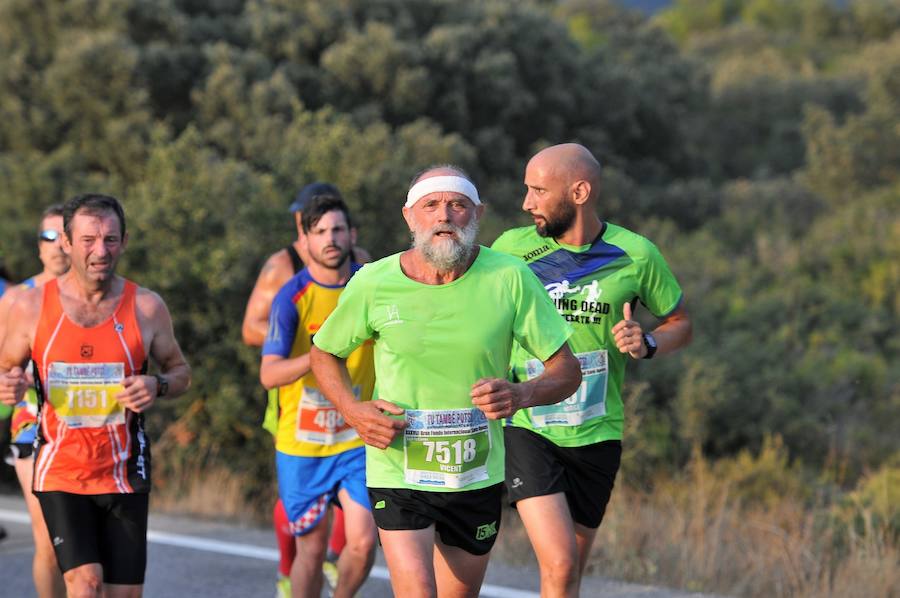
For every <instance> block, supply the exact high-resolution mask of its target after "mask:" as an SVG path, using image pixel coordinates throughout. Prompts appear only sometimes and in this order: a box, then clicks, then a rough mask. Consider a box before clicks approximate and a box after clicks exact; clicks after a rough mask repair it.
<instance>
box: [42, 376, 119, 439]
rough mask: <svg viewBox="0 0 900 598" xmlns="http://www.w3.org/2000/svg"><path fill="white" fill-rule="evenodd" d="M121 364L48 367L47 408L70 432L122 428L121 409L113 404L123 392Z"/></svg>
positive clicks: (116, 403) (115, 403)
mask: <svg viewBox="0 0 900 598" xmlns="http://www.w3.org/2000/svg"><path fill="white" fill-rule="evenodd" d="M124 377H125V364H123V363H63V362H61V361H54V362H53V363H51V364H50V372H49V375H48V380H47V382H48V386H49V389H50V392H49V395H50V404H51V405H53V409H54V410H55V411H56V415H57V417H59V418H60V419H61V420H63V421H64V422H65V423H66V425H67V426H69V427H70V428H101V427H103V426H108V425H114V424H124V423H125V408H124V407H122V405H121V404H120V403H119V402H118V401H117V400H116V395H117V394H119V393H120V392H122V391H123V390H124V387H123V386H122V379H123V378H124Z"/></svg>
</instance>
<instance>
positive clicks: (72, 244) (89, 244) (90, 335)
mask: <svg viewBox="0 0 900 598" xmlns="http://www.w3.org/2000/svg"><path fill="white" fill-rule="evenodd" d="M63 226H64V230H65V234H64V235H63V241H62V243H63V250H64V251H65V252H66V253H67V254H68V255H69V256H70V258H71V261H72V266H71V269H70V270H69V272H67V273H66V274H64V275H63V276H61V277H59V278H58V279H56V280H55V281H51V282H49V283H47V284H46V285H44V287H43V288H39V289H33V290H29V291H27V292H26V293H24V294H23V295H22V296H21V297H20V298H19V299H17V301H16V303H15V304H14V305H13V306H12V308H11V310H10V315H9V329H8V331H7V336H6V339H5V341H4V344H3V348H2V352H0V401H2V402H3V403H6V404H12V403H14V402H15V401H17V400H19V399H20V398H21V396H22V394H24V392H25V388H26V385H27V380H26V377H25V375H24V372H23V370H22V367H23V366H24V365H25V364H26V363H27V361H28V359H29V358H31V359H33V360H34V362H35V384H36V386H37V387H38V396H39V399H40V412H39V413H40V416H39V417H40V428H39V433H38V443H37V446H38V449H37V450H38V453H37V458H36V460H35V472H34V491H35V494H36V495H37V496H38V500H39V501H40V505H41V510H42V512H43V514H44V519H45V520H46V522H47V528H48V530H49V532H50V536H51V537H52V538H53V545H54V550H55V551H56V556H57V560H58V561H59V566H60V569H61V570H62V572H63V578H64V579H65V583H66V590H67V592H68V594H69V595H75V596H95V597H98V598H99V596H101V595H103V596H112V597H125V596H140V595H141V592H142V589H143V582H144V571H145V568H146V558H147V511H148V493H149V491H150V447H149V443H148V441H147V438H146V435H145V434H144V429H143V412H144V411H145V410H146V409H148V408H149V407H151V406H152V405H153V403H154V402H155V400H156V399H157V398H159V397H163V396H176V395H178V394H180V393H182V392H184V391H185V390H187V388H188V386H189V385H190V368H189V367H188V365H187V363H186V362H185V359H184V356H183V354H182V352H181V349H180V348H179V346H178V342H177V341H176V340H175V335H174V332H173V329H172V319H171V317H170V315H169V311H168V309H167V308H166V305H165V303H164V302H163V301H162V299H161V298H160V297H159V296H158V295H157V294H156V293H153V292H152V291H149V290H147V289H143V288H140V287H138V286H137V285H135V284H134V283H133V282H130V281H127V280H125V279H124V278H122V277H120V276H117V275H116V274H115V269H116V265H117V263H118V260H119V257H120V255H121V254H122V251H123V250H124V249H125V246H126V245H127V242H128V236H127V234H126V230H125V214H124V211H123V210H122V207H121V205H120V204H119V202H118V200H116V199H115V198H113V197H109V196H105V195H95V194H91V195H79V196H77V197H74V198H72V199H71V200H69V202H68V203H66V205H65V206H64V209H63ZM148 357H149V358H150V359H151V360H152V361H153V362H154V363H155V364H157V365H158V366H159V371H160V373H159V374H155V375H147V374H146V372H147V367H146V362H147V358H148Z"/></svg>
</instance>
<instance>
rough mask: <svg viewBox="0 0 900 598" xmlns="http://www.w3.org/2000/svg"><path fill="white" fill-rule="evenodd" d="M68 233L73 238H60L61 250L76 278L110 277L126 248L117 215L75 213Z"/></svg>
mask: <svg viewBox="0 0 900 598" xmlns="http://www.w3.org/2000/svg"><path fill="white" fill-rule="evenodd" d="M71 232H72V238H71V239H69V238H68V237H67V238H66V239H65V240H64V241H63V249H64V250H65V251H66V252H67V253H68V254H69V257H70V258H71V259H72V268H73V269H75V271H76V272H77V273H78V275H79V277H80V278H82V279H83V280H85V281H87V282H103V281H106V280H109V279H110V278H112V277H113V276H114V275H115V272H116V264H118V262H119V257H120V256H121V255H122V251H123V250H124V249H125V239H123V238H122V233H121V226H120V223H119V217H118V216H116V214H115V213H114V212H99V213H90V212H88V213H81V212H76V213H75V216H73V217H72V222H71Z"/></svg>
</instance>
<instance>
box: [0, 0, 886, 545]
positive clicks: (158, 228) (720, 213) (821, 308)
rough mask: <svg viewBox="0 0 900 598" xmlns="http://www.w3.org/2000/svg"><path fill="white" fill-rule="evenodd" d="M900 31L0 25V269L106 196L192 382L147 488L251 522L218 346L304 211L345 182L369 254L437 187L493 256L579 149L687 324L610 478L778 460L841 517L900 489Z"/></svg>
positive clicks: (65, 17)
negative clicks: (232, 479)
mask: <svg viewBox="0 0 900 598" xmlns="http://www.w3.org/2000/svg"><path fill="white" fill-rule="evenodd" d="M898 31H900V2H898V1H897V0H854V1H852V2H831V1H827V0H797V1H793V2H788V1H780V0H679V1H678V2H675V3H673V4H672V5H671V6H670V7H669V8H668V9H666V10H664V11H662V12H659V13H657V14H656V15H654V16H652V17H648V16H646V15H644V14H643V13H639V12H631V11H628V10H625V9H623V8H621V7H620V6H619V5H617V4H616V3H615V2H611V1H608V0H561V1H558V2H554V1H550V0H543V1H539V0H532V1H523V2H504V1H470V2H454V1H450V0H305V1H301V0H207V1H201V0H69V1H66V2H63V1H58V0H57V1H54V0H37V1H36V0H0V247H2V252H3V254H2V255H3V261H4V263H5V265H6V267H7V268H8V269H9V270H11V271H12V272H14V273H15V274H16V275H17V276H18V277H21V278H24V277H25V276H27V275H30V274H32V273H33V272H34V271H35V270H36V269H37V268H38V264H37V262H36V259H35V251H34V228H35V223H36V221H37V217H38V214H39V213H40V212H41V211H42V209H43V207H44V206H46V205H47V204H48V203H51V202H56V201H61V200H63V199H65V198H67V197H70V196H72V195H74V194H76V193H80V192H84V191H88V190H93V191H100V192H107V193H112V194H114V195H116V196H118V197H120V198H121V199H122V200H123V202H124V204H125V206H126V210H127V215H128V218H129V228H130V230H131V242H130V245H129V247H128V251H127V252H126V256H125V258H124V261H123V268H122V270H123V273H124V274H126V275H127V276H130V277H133V278H135V279H136V280H138V281H139V282H140V283H142V284H143V285H145V286H148V287H151V288H153V289H155V290H158V291H159V292H160V293H161V294H162V296H163V297H164V298H165V300H166V301H167V302H168V304H169V307H170V310H171V312H172V314H173V316H174V318H175V325H176V333H177V336H178V338H179V339H180V341H181V343H182V346H183V348H184V350H185V352H186V354H187V355H188V357H189V360H190V362H191V364H192V366H193V368H194V386H193V389H192V390H191V391H190V393H189V394H188V395H186V396H185V397H183V398H180V399H178V400H175V401H171V402H169V403H167V404H166V405H164V406H161V407H160V408H158V409H157V410H156V413H155V414H154V415H153V416H152V417H151V426H152V428H153V430H154V432H155V436H156V437H157V439H158V440H159V444H160V445H161V447H158V448H162V449H164V450H158V451H157V452H156V461H157V472H158V474H159V476H158V478H157V483H158V484H159V485H160V486H162V487H164V488H165V487H166V486H169V487H170V489H171V488H172V487H173V485H174V487H177V488H179V489H181V490H185V491H186V489H187V487H188V486H189V485H190V484H191V483H193V482H196V481H197V480H202V479H203V476H204V475H211V472H219V474H221V472H223V471H224V472H227V473H228V474H229V475H237V476H239V477H240V479H241V480H243V481H242V483H241V485H240V486H239V488H240V492H242V493H243V494H244V498H245V499H248V500H252V499H253V498H254V497H258V496H260V493H269V492H271V477H270V475H271V474H270V465H269V462H270V460H271V439H270V438H269V437H267V435H266V433H265V432H263V431H262V430H261V429H260V428H259V425H258V423H259V421H260V420H261V412H262V405H263V403H262V393H261V389H260V387H259V384H258V382H257V367H258V354H257V352H256V351H255V350H252V349H250V348H247V347H244V346H243V345H242V344H241V341H240V321H241V318H242V314H243V309H244V305H245V301H246V299H247V297H248V295H249V293H250V289H251V288H252V285H253V282H254V279H255V275H256V273H257V271H258V268H259V266H260V265H261V263H262V261H263V260H264V258H265V257H266V256H267V255H269V254H270V253H271V252H273V251H274V250H276V249H277V248H279V247H281V246H283V245H284V244H285V243H287V242H289V241H290V240H291V239H292V238H293V231H292V224H291V220H290V218H289V216H288V214H287V212H286V207H287V205H288V203H289V200H290V198H291V196H292V195H293V194H294V193H295V191H296V190H297V189H298V187H300V186H302V185H303V184H305V183H307V182H310V181H313V180H326V181H331V182H333V183H336V184H337V185H339V186H340V188H341V189H342V190H343V192H344V194H345V196H346V197H347V198H348V200H349V203H350V204H351V207H352V209H353V210H354V212H355V214H356V217H357V219H358V221H359V224H360V244H361V245H362V246H364V247H366V248H368V249H369V250H370V252H371V253H372V254H373V255H374V256H376V257H381V256H383V255H386V254H388V253H391V252H395V251H398V250H400V249H402V248H403V247H404V246H405V245H406V243H407V235H406V232H405V230H404V226H403V225H402V220H401V218H400V206H401V203H402V198H403V196H404V192H405V188H406V184H407V181H408V179H409V178H410V176H411V175H412V174H413V173H414V172H416V171H417V170H419V169H421V168H422V167H424V166H426V165H428V164H431V163H435V162H454V163H459V164H461V165H463V166H464V167H465V168H467V169H468V170H469V171H470V172H472V174H473V175H474V178H475V180H476V181H477V183H478V185H479V187H480V189H481V190H482V194H483V196H484V197H485V198H486V199H487V201H488V202H489V210H490V212H489V216H488V218H487V220H486V222H485V223H484V225H483V227H482V237H481V238H482V242H484V243H490V242H491V241H492V240H493V239H494V238H495V237H496V236H497V235H498V234H499V233H500V232H501V231H502V230H503V229H505V228H507V227H509V226H512V225H514V224H525V223H527V222H528V219H527V218H526V217H524V215H523V214H522V212H521V210H520V205H521V199H522V195H523V189H524V188H523V185H522V183H521V179H522V172H523V169H524V165H525V163H526V161H527V159H528V158H529V157H530V155H532V154H533V152H535V151H536V150H537V149H540V148H541V147H543V146H545V145H548V144H552V143H558V142H563V141H578V142H581V143H583V144H585V145H586V146H588V147H589V148H590V149H591V150H592V151H593V152H594V153H595V154H596V155H597V156H598V158H600V160H601V161H602V162H603V164H604V167H605V180H604V189H603V201H602V208H601V209H602V214H601V216H602V217H603V218H605V219H609V220H611V221H614V222H617V223H619V224H622V225H625V226H627V227H631V228H633V229H634V230H636V231H638V232H640V233H642V234H644V235H646V236H648V237H650V238H651V239H652V240H654V241H655V242H656V244H657V245H658V246H660V248H661V249H662V251H663V253H664V255H666V256H667V258H668V260H669V261H670V263H671V265H672V267H673V270H674V271H675V273H676V274H677V276H678V277H679V279H680V281H681V282H682V284H683V286H684V288H685V291H686V296H687V302H688V303H687V306H688V308H689V310H690V312H691V313H692V315H693V318H694V322H695V333H694V342H693V344H692V345H691V347H690V348H689V349H687V350H685V351H683V352H681V353H680V354H678V355H676V356H672V357H667V358H665V359H661V360H658V361H656V360H654V361H653V362H652V363H649V364H643V363H642V364H635V365H634V367H633V368H632V370H631V371H630V373H629V376H630V378H629V386H630V388H631V389H632V390H631V395H630V396H632V397H633V401H634V403H633V405H632V408H633V409H634V411H635V413H634V416H635V417H634V418H633V421H632V425H630V426H628V428H627V434H628V440H627V442H628V445H629V451H628V454H629V457H628V459H629V461H628V463H627V470H626V471H627V472H628V475H629V480H630V481H631V482H632V483H636V484H639V485H640V484H643V485H645V486H647V487H652V485H653V480H654V479H655V476H656V475H657V473H658V472H660V471H670V472H671V471H678V470H679V469H680V468H682V467H683V466H684V465H685V463H687V462H688V461H689V460H690V458H691V454H692V451H694V450H699V451H701V452H702V454H703V455H705V456H706V457H708V458H711V459H718V458H726V457H734V456H736V455H738V454H739V453H741V451H745V450H750V451H751V452H756V451H758V450H759V449H760V448H761V447H762V446H763V445H764V443H767V442H770V439H772V438H778V439H779V440H778V442H779V443H783V444H779V446H783V447H784V449H783V450H784V453H785V454H786V455H787V457H786V458H788V459H789V460H790V463H792V464H793V465H792V467H796V469H792V470H791V471H792V472H794V473H795V475H796V477H797V478H798V479H818V480H823V479H825V480H829V483H831V484H833V486H834V491H835V492H839V491H840V488H851V487H852V486H853V485H854V484H855V483H856V482H857V480H858V479H860V477H861V476H864V475H866V474H868V473H871V472H873V471H875V470H877V469H878V468H879V467H882V466H890V465H894V466H900V440H898V436H897V433H896V430H898V429H900V359H898V358H900V317H898V316H900V33H898ZM638 421H639V422H640V424H639V425H637V422H638ZM898 486H900V483H898ZM265 502H266V501H260V502H259V503H258V504H261V505H265ZM893 502H894V504H895V505H896V504H897V503H898V502H900V501H898V500H895V501H893ZM893 512H894V513H895V516H896V517H897V518H898V519H897V522H898V523H897V528H896V529H897V530H900V515H897V511H896V509H895V510H894V511H893Z"/></svg>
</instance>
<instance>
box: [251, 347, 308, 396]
mask: <svg viewBox="0 0 900 598" xmlns="http://www.w3.org/2000/svg"><path fill="white" fill-rule="evenodd" d="M310 371H311V370H310V367H309V353H304V354H303V355H300V356H298V357H291V358H284V357H279V356H276V355H266V356H264V357H263V359H262V364H261V365H260V367H259V381H260V383H262V385H263V386H264V387H265V388H267V389H272V388H276V387H278V386H286V385H288V384H291V383H293V382H296V381H297V380H299V379H300V378H302V377H303V376H305V375H306V374H308V373H309V372H310Z"/></svg>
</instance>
